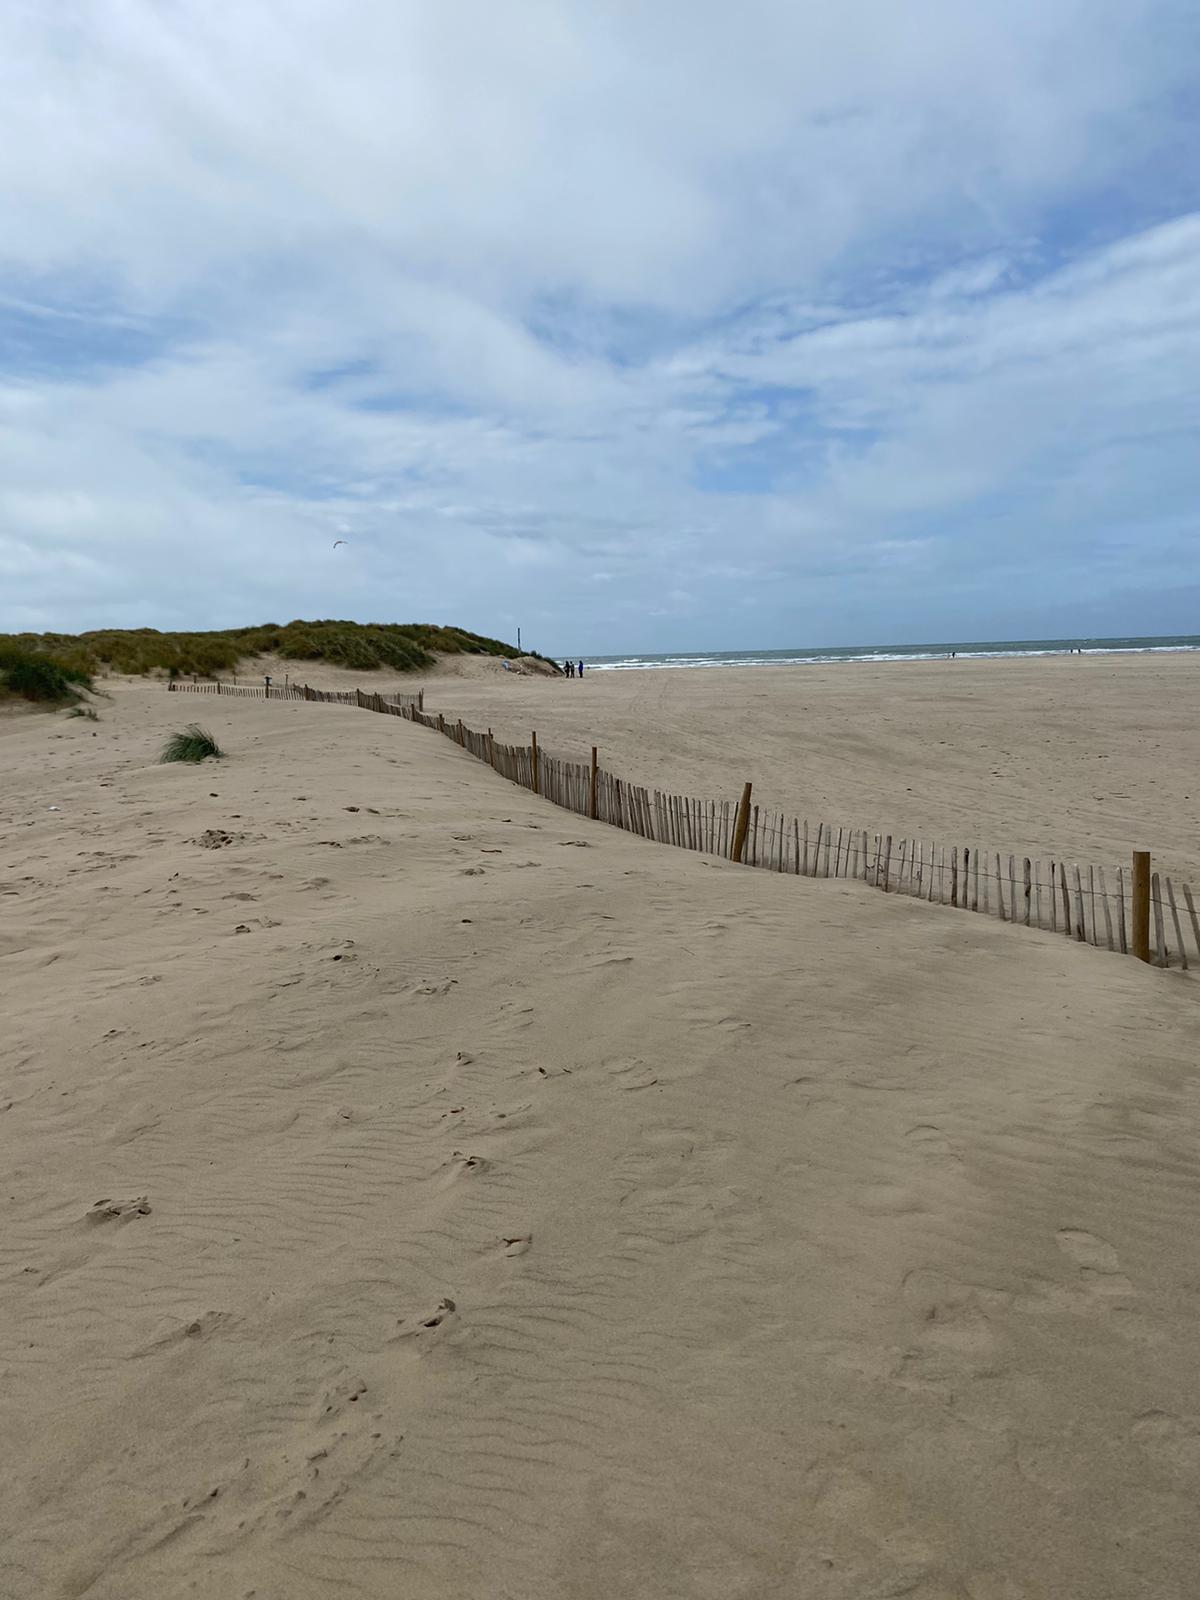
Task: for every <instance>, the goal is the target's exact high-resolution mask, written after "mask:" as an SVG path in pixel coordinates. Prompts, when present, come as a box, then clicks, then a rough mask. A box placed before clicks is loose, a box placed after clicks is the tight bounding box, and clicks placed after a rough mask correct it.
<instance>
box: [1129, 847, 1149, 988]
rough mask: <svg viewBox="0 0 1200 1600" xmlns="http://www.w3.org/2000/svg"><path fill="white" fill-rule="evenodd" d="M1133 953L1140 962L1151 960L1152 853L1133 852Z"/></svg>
mask: <svg viewBox="0 0 1200 1600" xmlns="http://www.w3.org/2000/svg"><path fill="white" fill-rule="evenodd" d="M1131 920H1132V922H1133V927H1132V929H1131V933H1132V936H1133V953H1134V955H1135V956H1136V957H1137V958H1138V960H1139V961H1149V959H1150V852H1149V850H1135V851H1134V852H1133V916H1132V919H1131Z"/></svg>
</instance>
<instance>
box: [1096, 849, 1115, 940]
mask: <svg viewBox="0 0 1200 1600" xmlns="http://www.w3.org/2000/svg"><path fill="white" fill-rule="evenodd" d="M1100 898H1101V900H1102V901H1103V903H1104V932H1105V934H1106V936H1107V938H1108V948H1109V949H1110V950H1113V949H1115V948H1116V946H1115V945H1114V944H1113V919H1112V911H1111V909H1110V907H1109V904H1108V885H1107V883H1105V881H1104V868H1103V867H1101V868H1100Z"/></svg>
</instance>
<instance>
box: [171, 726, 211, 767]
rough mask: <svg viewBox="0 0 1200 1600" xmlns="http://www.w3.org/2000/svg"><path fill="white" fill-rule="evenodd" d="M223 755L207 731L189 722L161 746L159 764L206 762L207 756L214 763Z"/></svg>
mask: <svg viewBox="0 0 1200 1600" xmlns="http://www.w3.org/2000/svg"><path fill="white" fill-rule="evenodd" d="M224 754H225V752H224V750H222V749H221V747H220V745H219V744H218V743H217V741H216V740H215V739H214V738H213V736H212V734H211V733H209V732H208V731H207V729H205V728H202V727H200V725H199V723H196V722H190V723H189V724H188V726H187V727H186V728H184V729H183V731H182V732H181V733H173V734H172V735H171V737H170V738H169V739H168V740H167V742H166V744H165V745H163V750H162V755H160V756H159V758H158V759H159V762H160V763H162V762H166V761H206V760H207V759H208V758H209V756H211V757H212V758H213V760H214V761H219V760H220V759H221V757H222V756H223V755H224Z"/></svg>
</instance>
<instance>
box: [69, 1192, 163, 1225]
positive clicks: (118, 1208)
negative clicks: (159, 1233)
mask: <svg viewBox="0 0 1200 1600" xmlns="http://www.w3.org/2000/svg"><path fill="white" fill-rule="evenodd" d="M149 1214H150V1202H149V1200H147V1198H146V1196H145V1195H144V1194H137V1195H134V1197H133V1199H132V1200H108V1199H105V1200H97V1201H96V1203H95V1204H94V1205H93V1206H92V1207H91V1209H90V1210H89V1211H88V1212H87V1215H86V1217H85V1221H87V1222H90V1223H98V1222H128V1221H129V1219H130V1218H131V1217H145V1216H149Z"/></svg>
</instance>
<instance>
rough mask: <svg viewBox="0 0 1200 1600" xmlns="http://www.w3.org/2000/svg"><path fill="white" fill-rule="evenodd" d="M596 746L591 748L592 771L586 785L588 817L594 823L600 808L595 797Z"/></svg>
mask: <svg viewBox="0 0 1200 1600" xmlns="http://www.w3.org/2000/svg"><path fill="white" fill-rule="evenodd" d="M596 779H597V769H596V746H595V745H593V746H592V770H591V774H590V779H589V783H588V816H589V817H591V819H592V821H593V822H595V821H596V819H597V817H599V815H600V807H599V803H598V801H597V797H596Z"/></svg>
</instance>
